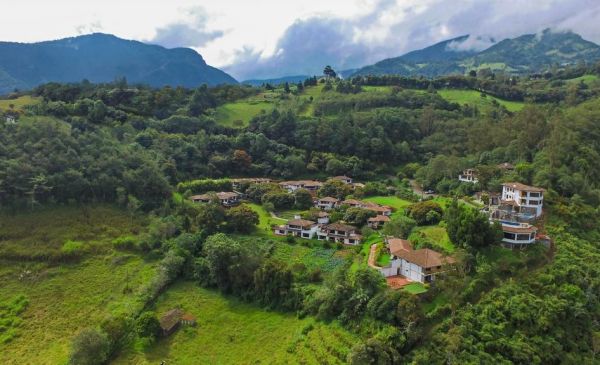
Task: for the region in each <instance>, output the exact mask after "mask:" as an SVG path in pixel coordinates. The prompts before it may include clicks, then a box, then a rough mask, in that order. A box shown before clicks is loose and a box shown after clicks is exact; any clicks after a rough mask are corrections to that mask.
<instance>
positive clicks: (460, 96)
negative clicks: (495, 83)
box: [438, 89, 525, 112]
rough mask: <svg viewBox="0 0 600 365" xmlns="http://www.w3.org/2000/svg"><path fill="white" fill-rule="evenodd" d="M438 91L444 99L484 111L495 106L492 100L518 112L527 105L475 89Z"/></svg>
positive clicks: (511, 110)
mask: <svg viewBox="0 0 600 365" xmlns="http://www.w3.org/2000/svg"><path fill="white" fill-rule="evenodd" d="M438 93H439V94H440V96H441V97H443V98H444V99H446V100H448V101H451V102H454V103H458V104H460V105H464V104H469V105H472V106H477V107H478V108H479V109H480V110H482V111H487V110H489V109H491V108H493V104H492V101H493V100H495V101H497V102H498V103H499V104H500V105H502V106H504V107H505V108H506V109H507V110H508V111H510V112H517V111H519V110H521V109H523V107H524V106H525V104H524V103H522V102H518V101H507V100H502V99H499V98H496V97H493V96H491V95H487V94H484V95H486V96H485V97H483V96H482V93H481V92H479V91H475V90H455V89H442V90H438Z"/></svg>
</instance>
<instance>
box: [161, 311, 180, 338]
mask: <svg viewBox="0 0 600 365" xmlns="http://www.w3.org/2000/svg"><path fill="white" fill-rule="evenodd" d="M182 316H183V311H182V310H181V309H179V308H175V309H171V310H170V311H168V312H167V313H165V314H164V315H163V316H162V317H161V318H160V320H159V323H160V328H161V329H162V333H163V336H168V335H170V334H172V333H173V332H175V330H177V328H178V327H179V323H180V321H181V317H182Z"/></svg>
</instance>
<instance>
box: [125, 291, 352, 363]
mask: <svg viewBox="0 0 600 365" xmlns="http://www.w3.org/2000/svg"><path fill="white" fill-rule="evenodd" d="M174 307H181V308H182V309H183V310H185V311H186V312H189V313H191V314H193V315H194V316H196V318H197V321H198V324H197V326H196V327H183V328H181V329H180V330H179V331H177V332H176V333H175V334H174V335H172V336H171V337H169V338H166V339H161V340H159V341H158V342H157V343H156V344H155V346H153V347H152V348H151V349H150V350H149V351H147V352H143V351H141V350H135V349H133V348H132V349H130V350H129V351H128V352H126V353H124V354H122V356H120V357H119V358H118V359H116V361H115V362H114V363H115V364H136V365H142V364H159V363H160V362H161V361H165V362H166V363H167V364H343V363H345V359H346V356H347V353H348V351H349V349H350V348H351V347H352V346H353V345H354V344H355V343H356V342H357V341H358V338H357V337H355V336H354V335H352V334H350V333H349V332H347V331H346V330H344V329H342V328H341V327H339V326H338V325H336V324H323V323H318V322H315V321H314V320H313V319H310V318H304V319H298V318H297V317H296V316H295V315H293V314H287V313H286V314H283V313H278V312H268V311H265V310H262V309H260V308H258V307H256V306H253V305H251V304H247V303H242V302H240V301H238V300H237V299H233V298H227V297H223V296H222V295H220V294H218V293H216V292H213V291H210V290H206V289H203V288H200V287H198V286H197V285H196V284H194V283H190V282H180V283H178V284H175V285H174V286H172V287H171V288H170V289H169V290H168V291H167V292H166V293H165V294H163V295H162V296H161V297H159V299H158V301H157V303H156V311H157V313H159V314H162V313H164V312H166V311H168V310H169V309H172V308H174Z"/></svg>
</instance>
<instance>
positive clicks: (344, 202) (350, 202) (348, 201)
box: [342, 199, 363, 205]
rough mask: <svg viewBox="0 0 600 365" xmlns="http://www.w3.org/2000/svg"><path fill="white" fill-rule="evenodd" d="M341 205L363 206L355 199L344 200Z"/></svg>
mask: <svg viewBox="0 0 600 365" xmlns="http://www.w3.org/2000/svg"><path fill="white" fill-rule="evenodd" d="M342 204H345V205H363V202H361V201H360V200H356V199H346V200H344V201H342Z"/></svg>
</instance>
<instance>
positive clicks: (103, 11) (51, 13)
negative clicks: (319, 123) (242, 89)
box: [0, 0, 600, 78]
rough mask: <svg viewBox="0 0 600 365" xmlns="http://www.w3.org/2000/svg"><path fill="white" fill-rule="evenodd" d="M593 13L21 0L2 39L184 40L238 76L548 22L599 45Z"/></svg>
mask: <svg viewBox="0 0 600 365" xmlns="http://www.w3.org/2000/svg"><path fill="white" fill-rule="evenodd" d="M198 9H202V10H201V11H200V10H198ZM598 19H600V1H598V0H570V1H564V0H529V1H522V0H454V1H447V0H327V1H323V0H297V1H281V0H255V1H247V0H219V1H214V0H212V1H211V0H170V1H168V2H167V1H164V0H86V1H81V0H54V1H47V0H21V1H16V2H12V3H11V9H10V16H6V17H4V18H3V20H2V21H1V22H0V40H6V41H25V42H31V41H41V40H47V39H56V38H62V37H69V36H73V35H77V34H79V33H85V32H93V31H103V32H106V33H113V34H115V35H117V36H119V37H123V38H128V39H136V40H153V41H154V42H158V43H160V44H163V45H165V46H169V47H172V46H191V47H194V48H195V49H196V50H198V51H199V52H200V53H201V54H202V56H203V57H204V58H205V60H206V61H207V62H208V63H209V64H212V65H215V66H219V67H225V68H226V69H228V70H230V71H231V72H232V73H233V74H234V76H237V77H239V78H245V77H250V76H259V75H260V76H280V75H285V74H297V73H312V72H319V71H320V69H321V68H322V65H324V64H325V63H331V64H332V65H335V66H336V67H338V68H339V69H343V68H347V67H356V66H361V65H363V64H367V63H372V62H375V61H378V60H380V59H383V58H386V57H393V56H398V55H400V54H403V53H405V52H408V51H411V50H414V49H418V48H422V47H425V46H428V45H430V44H433V43H436V42H439V41H442V40H445V39H447V38H453V37H456V36H459V35H464V34H471V35H472V37H470V38H469V39H468V40H467V42H466V43H463V44H461V45H460V47H472V48H476V49H479V48H483V47H485V46H486V44H487V43H486V42H488V40H489V39H490V38H494V39H495V40H501V39H503V38H506V37H512V36H517V35H520V34H523V33H535V32H539V31H540V30H542V29H544V28H547V27H552V28H556V29H560V30H573V31H575V32H578V33H580V34H581V35H582V36H584V38H586V39H589V40H592V41H595V42H600V27H599V26H598V25H597V23H598ZM327 37H329V39H328V38H327ZM457 46H459V45H457Z"/></svg>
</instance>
